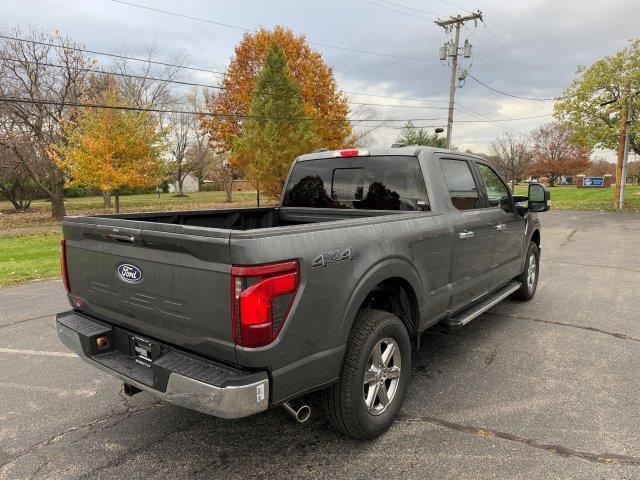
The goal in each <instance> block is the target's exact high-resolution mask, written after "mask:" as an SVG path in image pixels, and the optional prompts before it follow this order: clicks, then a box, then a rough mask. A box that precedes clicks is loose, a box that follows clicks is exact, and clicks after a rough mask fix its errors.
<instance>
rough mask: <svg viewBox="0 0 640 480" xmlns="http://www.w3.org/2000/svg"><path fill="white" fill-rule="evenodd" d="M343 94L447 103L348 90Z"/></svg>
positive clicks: (437, 101) (444, 101)
mask: <svg viewBox="0 0 640 480" xmlns="http://www.w3.org/2000/svg"><path fill="white" fill-rule="evenodd" d="M343 93H348V94H349V95H363V96H366V97H380V98H393V99H396V100H411V101H414V102H429V103H447V102H446V100H430V99H427V98H411V97H395V96H392V95H380V94H377V93H365V92H350V91H348V90H343Z"/></svg>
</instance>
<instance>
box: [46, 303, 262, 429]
mask: <svg viewBox="0 0 640 480" xmlns="http://www.w3.org/2000/svg"><path fill="white" fill-rule="evenodd" d="M56 330H57V332H58V337H59V338H60V340H61V341H62V343H64V344H65V345H66V346H67V347H68V348H70V349H71V350H72V351H73V352H75V353H76V354H77V355H78V356H79V357H80V358H81V359H83V360H84V361H86V362H88V363H90V364H91V365H93V366H94V367H96V368H98V369H100V370H102V371H104V372H106V373H108V374H109V375H111V376H113V377H116V378H118V379H120V380H122V381H123V382H125V383H127V384H129V385H133V386H134V387H137V388H139V389H141V390H145V391H147V392H150V393H152V394H154V395H156V396H158V397H160V398H161V399H163V400H166V401H167V402H171V403H174V404H176V405H180V406H182V407H186V408H190V409H192V410H197V411H199V412H203V413H206V414H209V415H214V416H216V417H221V418H241V417H246V416H249V415H252V414H254V413H258V412H261V411H264V410H266V409H267V407H268V406H269V379H268V377H267V373H266V372H245V371H242V370H238V369H234V368H230V367H228V366H226V365H223V364H218V363H216V362H212V361H210V360H207V359H203V358H201V357H195V356H192V355H188V354H185V353H184V352H181V351H177V350H175V349H172V348H171V347H168V346H165V345H161V347H162V352H163V353H162V355H161V356H160V357H159V358H157V359H156V360H154V361H152V362H151V364H150V365H149V366H147V365H141V364H140V362H136V361H135V359H133V358H131V356H130V355H129V354H128V352H127V349H128V345H122V344H123V343H125V342H124V341H123V339H125V338H129V337H130V336H131V335H132V334H130V333H129V332H126V331H123V330H122V329H119V328H117V327H111V326H110V325H107V324H104V323H102V322H98V321H96V320H94V319H92V318H88V317H86V316H84V315H80V314H78V313H76V312H65V313H61V314H58V315H57V316H56ZM99 336H107V337H108V338H109V339H110V344H109V348H108V349H106V350H103V351H98V349H97V347H96V342H95V339H96V338H97V337H99ZM118 344H120V345H118Z"/></svg>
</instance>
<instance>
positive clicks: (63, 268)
mask: <svg viewBox="0 0 640 480" xmlns="http://www.w3.org/2000/svg"><path fill="white" fill-rule="evenodd" d="M60 272H61V273H62V283H63V284H64V289H65V290H66V291H67V293H68V292H70V291H71V289H70V288H69V272H68V271H67V240H66V239H65V238H63V239H62V240H60Z"/></svg>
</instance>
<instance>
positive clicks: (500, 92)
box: [468, 73, 564, 102]
mask: <svg viewBox="0 0 640 480" xmlns="http://www.w3.org/2000/svg"><path fill="white" fill-rule="evenodd" d="M468 76H469V77H471V78H472V79H473V80H475V81H476V82H477V83H479V84H480V85H482V86H483V87H486V88H488V89H489V90H492V91H494V92H496V93H499V94H500V95H505V96H507V97H512V98H521V99H523V100H531V101H534V102H549V101H554V100H560V99H562V98H564V97H550V98H533V97H523V96H520V95H514V94H512V93H507V92H503V91H502V90H498V89H497V88H494V87H492V86H490V85H487V84H486V83H484V82H483V81H482V80H479V79H477V78H476V77H474V76H473V75H471V74H470V73H469V74H468Z"/></svg>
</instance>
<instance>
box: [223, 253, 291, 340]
mask: <svg viewBox="0 0 640 480" xmlns="http://www.w3.org/2000/svg"><path fill="white" fill-rule="evenodd" d="M299 276H300V269H299V266H298V262H297V261H295V260H290V261H287V262H282V263H271V264H268V265H257V266H233V267H231V319H232V320H231V322H232V331H233V340H234V341H235V342H236V344H237V345H240V346H243V347H262V346H264V345H268V344H269V343H271V342H273V341H274V340H275V339H276V338H277V336H278V333H280V330H281V329H282V326H283V324H284V321H285V320H286V317H287V314H288V313H289V309H290V308H291V304H292V303H293V299H294V298H295V295H296V290H297V289H298V280H299Z"/></svg>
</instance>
